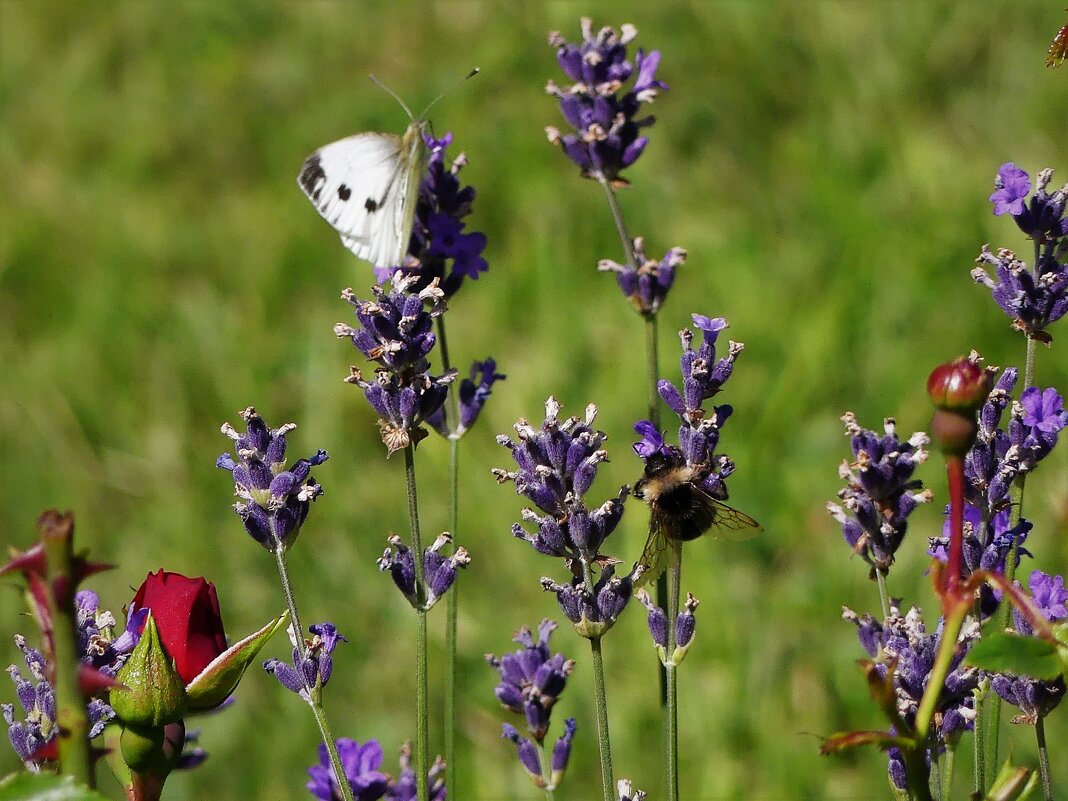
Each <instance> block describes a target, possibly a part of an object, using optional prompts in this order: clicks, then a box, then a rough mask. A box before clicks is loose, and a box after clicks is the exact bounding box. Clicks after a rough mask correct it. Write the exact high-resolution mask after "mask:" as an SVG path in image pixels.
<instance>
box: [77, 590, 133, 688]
mask: <svg viewBox="0 0 1068 801" xmlns="http://www.w3.org/2000/svg"><path fill="white" fill-rule="evenodd" d="M146 617H148V609H147V608H146V609H137V610H131V611H130V612H129V616H128V619H127V621H126V628H125V630H124V631H123V632H122V633H121V634H119V635H118V636H116V635H115V628H116V626H117V625H118V624H117V623H116V621H115V616H114V615H113V614H112V613H111V612H110V611H108V610H107V609H101V608H100V596H98V595H97V594H96V593H95V592H93V591H92V590H80V591H78V592H77V593H75V595H74V621H75V627H76V628H77V634H78V650H79V653H81V655H82V661H83V662H85V663H86V664H88V665H90V666H91V667H94V668H96V669H97V670H99V671H100V672H101V673H103V674H104V675H105V676H112V677H113V676H115V675H116V674H118V672H119V669H120V668H122V666H123V665H124V664H125V663H126V658H127V657H128V656H129V655H130V652H131V651H133V649H134V646H135V645H137V640H138V639H139V638H140V631H141V629H142V627H143V626H144V623H145V618H146Z"/></svg>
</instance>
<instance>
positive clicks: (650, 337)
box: [645, 314, 660, 429]
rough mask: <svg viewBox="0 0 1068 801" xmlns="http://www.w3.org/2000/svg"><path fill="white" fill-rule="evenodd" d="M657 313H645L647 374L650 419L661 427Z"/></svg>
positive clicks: (657, 426)
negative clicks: (657, 386)
mask: <svg viewBox="0 0 1068 801" xmlns="http://www.w3.org/2000/svg"><path fill="white" fill-rule="evenodd" d="M658 339H659V335H658V334H657V326H656V315H655V314H647V315H645V374H646V377H647V379H648V381H649V421H650V422H651V423H652V424H653V425H654V426H656V428H657V429H659V428H660V393H659V392H658V391H657V388H656V385H657V382H658V381H659V380H660V357H659V353H658V348H657V344H658V342H657V341H658Z"/></svg>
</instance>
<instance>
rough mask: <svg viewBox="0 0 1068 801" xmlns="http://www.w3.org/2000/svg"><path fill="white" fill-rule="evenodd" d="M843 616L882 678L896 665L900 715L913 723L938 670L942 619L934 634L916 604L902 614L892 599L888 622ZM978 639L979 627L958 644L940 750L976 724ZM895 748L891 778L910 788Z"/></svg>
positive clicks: (942, 706) (942, 696) (946, 689)
mask: <svg viewBox="0 0 1068 801" xmlns="http://www.w3.org/2000/svg"><path fill="white" fill-rule="evenodd" d="M842 617H843V619H845V620H848V621H850V622H851V623H853V624H854V625H855V626H856V627H857V634H858V637H859V639H860V644H861V647H863V648H864V650H865V651H866V652H867V653H868V655H869V656H870V657H872V659H877V662H876V663H875V664H876V670H877V671H878V673H879V675H880V676H882V677H884V678H885V677H886V676H887V672H888V670H889V669H890V666H893V671H894V672H893V680H894V688H895V690H896V703H897V712H898V714H899V715H900V716H901V718H902V719H903V720H904V721H905V722H906V723H908V724H909V725H911V724H912V723H913V721H914V720H915V718H916V713H917V711H918V710H919V706H920V700H921V699H922V697H923V693H924V690H925V689H926V685H927V681H928V678H929V676H930V673H931V670H932V668H933V667H934V663H935V656H936V655H937V653H938V648H939V644H940V640H941V637H942V625H943V621H942V620H939V624H938V629H937V630H936V631H935V633H934V634H929V633H928V632H927V629H926V627H925V626H924V623H923V615H922V613H921V612H920V609H919V608H918V607H915V606H914V607H912V608H911V609H909V611H908V613H907V614H906V615H904V616H902V615H901V611H900V609H899V606H898V602H896V601H891V603H890V616H889V617H887V618H886V620H884V621H883V622H882V623H880V622H878V621H877V620H875V619H874V618H873V617H872V616H871V615H857V613H856V612H854V611H853V610H852V609H849V608H847V607H843V609H842ZM978 636H979V626H978V624H976V625H971V626H965V628H964V630H963V631H962V632H961V634H960V637H959V638H958V640H957V647H956V649H955V650H954V653H953V658H952V661H951V662H950V669H949V673H948V674H947V675H946V679H945V683H944V685H943V687H942V689H941V691H940V693H939V696H938V700H937V703H936V706H935V712H936V715H935V720H936V721H939V723H938V724H937V725H936V726H935V727H934V731H933V734H934V739H935V744H934V748H935V749H937V751H941V750H942V749H943V748H945V746H946V745H947V744H949V743H952V742H955V741H956V739H957V738H959V737H960V734H961V733H962V732H964V731H965V730H969V729H971V728H972V727H973V725H974V722H975V697H974V695H973V693H974V690H975V689H976V688H977V687H978V686H979V678H980V674H979V671H978V669H977V668H974V667H969V666H966V665H964V664H963V661H964V657H965V655H966V654H967V652H968V649H969V648H970V647H971V645H972V643H973V642H974V641H975V640H976V639H978ZM895 750H896V749H893V750H891V752H890V753H889V773H890V778H891V779H892V780H893V782H894V784H895V785H896V786H897V787H898V788H899V789H905V783H904V779H905V774H904V769H903V768H904V765H903V764H902V763H901V757H900V754H899V753H894V751H895Z"/></svg>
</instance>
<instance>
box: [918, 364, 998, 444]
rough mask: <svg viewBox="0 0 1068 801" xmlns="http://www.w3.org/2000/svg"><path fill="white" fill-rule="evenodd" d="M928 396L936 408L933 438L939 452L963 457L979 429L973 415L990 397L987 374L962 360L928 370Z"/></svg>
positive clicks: (932, 431)
mask: <svg viewBox="0 0 1068 801" xmlns="http://www.w3.org/2000/svg"><path fill="white" fill-rule="evenodd" d="M927 394H928V395H929V396H930V398H931V402H932V403H934V405H935V407H936V411H935V413H934V418H933V419H932V420H931V436H932V438H933V439H934V441H935V443H936V444H937V445H938V447H939V449H940V450H941V451H942V453H944V454H954V455H957V456H963V455H964V454H965V453H967V452H968V449H969V448H971V447H972V443H974V442H975V435H976V433H977V432H978V430H979V427H978V424H977V423H976V413H977V412H978V410H979V408H980V407H981V406H982V405H983V403H984V402H985V401H986V398H987V396H988V395H989V394H990V374H989V373H988V372H986V371H985V370H983V368H981V367H980V366H979V365H978V363H977V361H974V360H972V359H966V358H964V357H961V358H959V359H957V360H955V361H952V362H948V363H947V364H941V365H939V366H938V367H936V368H935V369H934V370H933V371H931V375H930V377H929V378H928V379H927Z"/></svg>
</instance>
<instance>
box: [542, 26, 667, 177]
mask: <svg viewBox="0 0 1068 801" xmlns="http://www.w3.org/2000/svg"><path fill="white" fill-rule="evenodd" d="M637 35H638V31H637V29H636V28H635V27H634V26H633V25H624V26H622V29H621V30H620V32H618V33H617V32H616V31H614V30H613V29H611V28H601V29H600V30H599V31H597V32H594V30H593V23H592V21H591V20H590V19H589V18H586V17H584V18H583V19H582V39H583V41H582V43H581V44H577V45H574V44H570V43H568V42H567V40H565V39H564V37H563V35H562V34H560V33H555V32H554V33H551V34H550V35H549V44H550V45H551V46H553V47H555V48H556V57H557V61H558V62H559V63H560V67H561V69H562V70H563V71H564V74H565V75H566V76H567V77H568V79H569V80H570V81H572V82H573V83H571V84H570V85H568V86H564V87H561V86H557V85H556V84H555V83H554V82H553V81H549V83H548V84H547V85H546V87H545V91H546V92H548V93H549V94H551V95H554V96H555V97H556V98H557V99H558V100H559V102H560V112H561V113H562V114H563V117H564V119H565V120H566V121H567V123H568V124H569V125H570V126H571V127H572V129H573V133H568V134H561V132H560V131H559V130H558V129H557V128H555V127H548V128H546V129H545V133H546V134H547V135H548V137H549V141H550V142H552V143H553V144H556V145H559V146H560V147H561V148H562V149H563V151H564V154H565V155H566V156H567V157H568V158H569V159H571V160H572V161H573V162H574V163H575V164H577V165H578V167H579V168H580V169H581V170H582V174H583V175H584V176H586V177H590V178H598V179H603V180H606V181H609V182H611V183H613V184H616V185H625V184H626V183H627V182H626V180H624V179H623V178H622V177H620V172H621V171H622V170H623V169H625V168H627V167H629V166H630V165H631V164H633V163H634V162H635V161H637V160H638V157H639V156H640V155H641V154H642V152H643V151H644V150H645V147H646V145H647V144H648V142H649V140H648V138H647V137H645V136H643V135H642V134H641V132H642V129H644V128H647V127H649V126H650V125H652V124H653V123H654V122H655V118H654V117H652V116H648V117H643V118H641V119H637V116H638V112H639V111H640V110H641V106H642V104H643V103H651V102H653V99H654V98H655V97H656V95H657V94H658V93H659V92H660V91H661V90H666V89H667V88H668V87H667V84H665V83H663V82H662V81H658V80H657V79H656V70H657V67H658V66H659V65H660V53H659V52H658V51H656V50H653V51H651V52H649V53H646V52H645V51H643V50H638V52H637V53H636V54H635V57H634V63H633V64H632V63H631V62H630V61H628V60H627V45H628V44H629V43H630V42H632V41H633V40H634V38H635V37H636V36H637ZM632 78H633V79H634V82H633V83H632V84H631V85H630V88H629V89H626V90H625V91H624V85H625V84H626V83H627V82H628V81H630V80H631V79H632Z"/></svg>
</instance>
